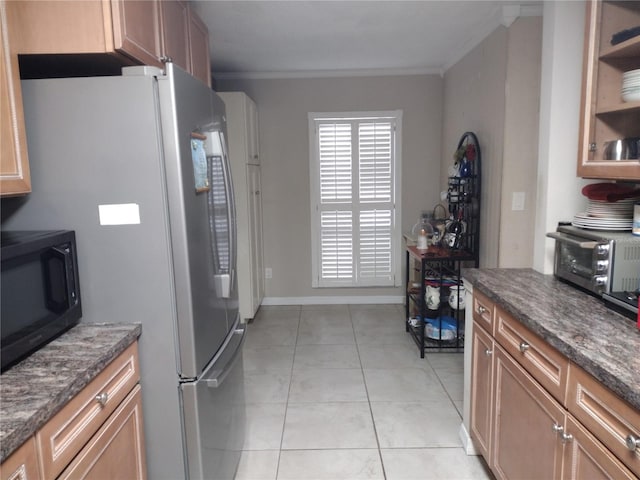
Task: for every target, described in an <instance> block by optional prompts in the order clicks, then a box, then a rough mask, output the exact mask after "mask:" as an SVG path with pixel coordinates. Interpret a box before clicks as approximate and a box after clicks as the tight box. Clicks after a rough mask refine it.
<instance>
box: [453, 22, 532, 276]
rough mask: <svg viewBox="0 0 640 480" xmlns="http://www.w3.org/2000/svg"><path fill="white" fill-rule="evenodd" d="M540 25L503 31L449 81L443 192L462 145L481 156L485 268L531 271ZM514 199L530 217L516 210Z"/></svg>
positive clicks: (456, 68) (516, 25) (482, 259)
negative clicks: (471, 143)
mask: <svg viewBox="0 0 640 480" xmlns="http://www.w3.org/2000/svg"><path fill="white" fill-rule="evenodd" d="M541 45H542V18H541V17H523V18H518V19H516V21H515V22H514V23H513V24H512V25H511V26H510V27H508V28H506V27H504V26H500V27H498V28H497V29H496V30H495V31H494V32H493V33H491V34H490V35H489V36H488V37H487V38H485V39H484V40H483V41H482V42H481V43H480V44H479V45H478V46H477V47H476V48H474V49H473V50H472V51H471V52H469V53H468V54H467V55H466V56H465V57H464V58H463V59H462V60H460V61H459V62H458V63H457V64H456V65H454V66H453V67H452V68H450V69H449V70H448V71H447V72H446V74H445V77H444V80H445V82H444V91H445V101H444V113H443V118H444V126H443V141H442V142H443V143H442V145H443V147H442V149H443V158H442V169H441V172H442V179H441V182H442V183H441V185H442V186H443V188H445V187H444V186H445V185H446V172H447V169H448V168H449V166H450V165H451V164H452V163H453V152H454V151H455V149H456V146H457V144H458V140H459V137H460V136H461V135H462V133H464V132H465V131H469V130H470V131H473V132H474V133H475V134H476V135H477V137H478V140H479V142H480V149H481V152H482V194H481V198H480V201H481V205H480V266H481V267H487V268H490V267H530V266H532V264H533V238H534V235H533V234H534V225H535V208H536V201H535V200H536V182H535V178H536V173H537V159H538V150H537V146H538V105H539V100H540V58H541ZM513 192H524V193H525V209H524V210H523V211H513V210H512V197H513Z"/></svg>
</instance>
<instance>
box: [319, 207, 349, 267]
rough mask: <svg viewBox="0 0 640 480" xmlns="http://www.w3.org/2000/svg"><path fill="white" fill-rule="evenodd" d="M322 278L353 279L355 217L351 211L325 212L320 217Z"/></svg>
mask: <svg viewBox="0 0 640 480" xmlns="http://www.w3.org/2000/svg"><path fill="white" fill-rule="evenodd" d="M320 219H321V220H320V221H321V226H320V248H321V259H322V260H321V266H320V269H321V277H322V278H323V279H334V280H345V279H352V278H353V215H352V213H351V212H350V211H324V212H322V213H321V216H320Z"/></svg>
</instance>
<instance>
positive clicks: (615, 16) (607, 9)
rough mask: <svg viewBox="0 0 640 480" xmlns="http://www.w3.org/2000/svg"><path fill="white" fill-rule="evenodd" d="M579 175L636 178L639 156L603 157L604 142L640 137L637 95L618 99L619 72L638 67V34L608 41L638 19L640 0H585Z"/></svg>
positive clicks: (639, 57) (639, 47)
mask: <svg viewBox="0 0 640 480" xmlns="http://www.w3.org/2000/svg"><path fill="white" fill-rule="evenodd" d="M586 22H587V23H586V33H585V50H584V63H583V82H582V105H581V123H580V141H579V153H578V176H580V177H585V178H603V179H618V180H640V160H638V159H636V160H624V161H622V160H621V161H616V160H607V159H605V143H606V142H610V141H613V140H617V139H624V138H640V101H627V102H625V101H623V99H622V94H621V90H622V78H623V73H624V72H628V71H630V70H635V69H639V68H640V36H636V37H633V38H630V39H628V40H625V41H623V42H621V43H618V44H616V45H612V44H611V40H612V35H613V34H616V33H618V32H621V31H623V30H626V29H630V28H632V27H637V26H638V25H639V24H640V2H638V1H633V2H619V1H605V2H603V1H600V0H598V1H589V2H587V15H586Z"/></svg>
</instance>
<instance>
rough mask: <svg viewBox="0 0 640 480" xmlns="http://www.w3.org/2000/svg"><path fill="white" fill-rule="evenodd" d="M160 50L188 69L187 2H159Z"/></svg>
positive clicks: (184, 68)
mask: <svg viewBox="0 0 640 480" xmlns="http://www.w3.org/2000/svg"><path fill="white" fill-rule="evenodd" d="M160 14H161V18H162V51H163V52H164V55H165V56H166V57H168V58H169V59H171V60H172V61H173V63H175V64H176V65H177V66H179V67H180V68H182V69H183V70H186V71H190V66H191V65H190V62H191V58H190V51H189V4H188V3H187V2H183V1H180V0H176V1H170V2H160Z"/></svg>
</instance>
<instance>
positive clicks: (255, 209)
mask: <svg viewBox="0 0 640 480" xmlns="http://www.w3.org/2000/svg"><path fill="white" fill-rule="evenodd" d="M247 187H248V195H249V199H248V200H249V201H248V203H249V227H250V252H251V270H252V274H251V302H252V307H253V311H254V313H255V312H256V311H257V310H258V307H259V306H260V303H262V299H263V298H264V261H263V258H262V256H263V255H262V192H261V190H260V188H261V187H260V166H259V165H247Z"/></svg>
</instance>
